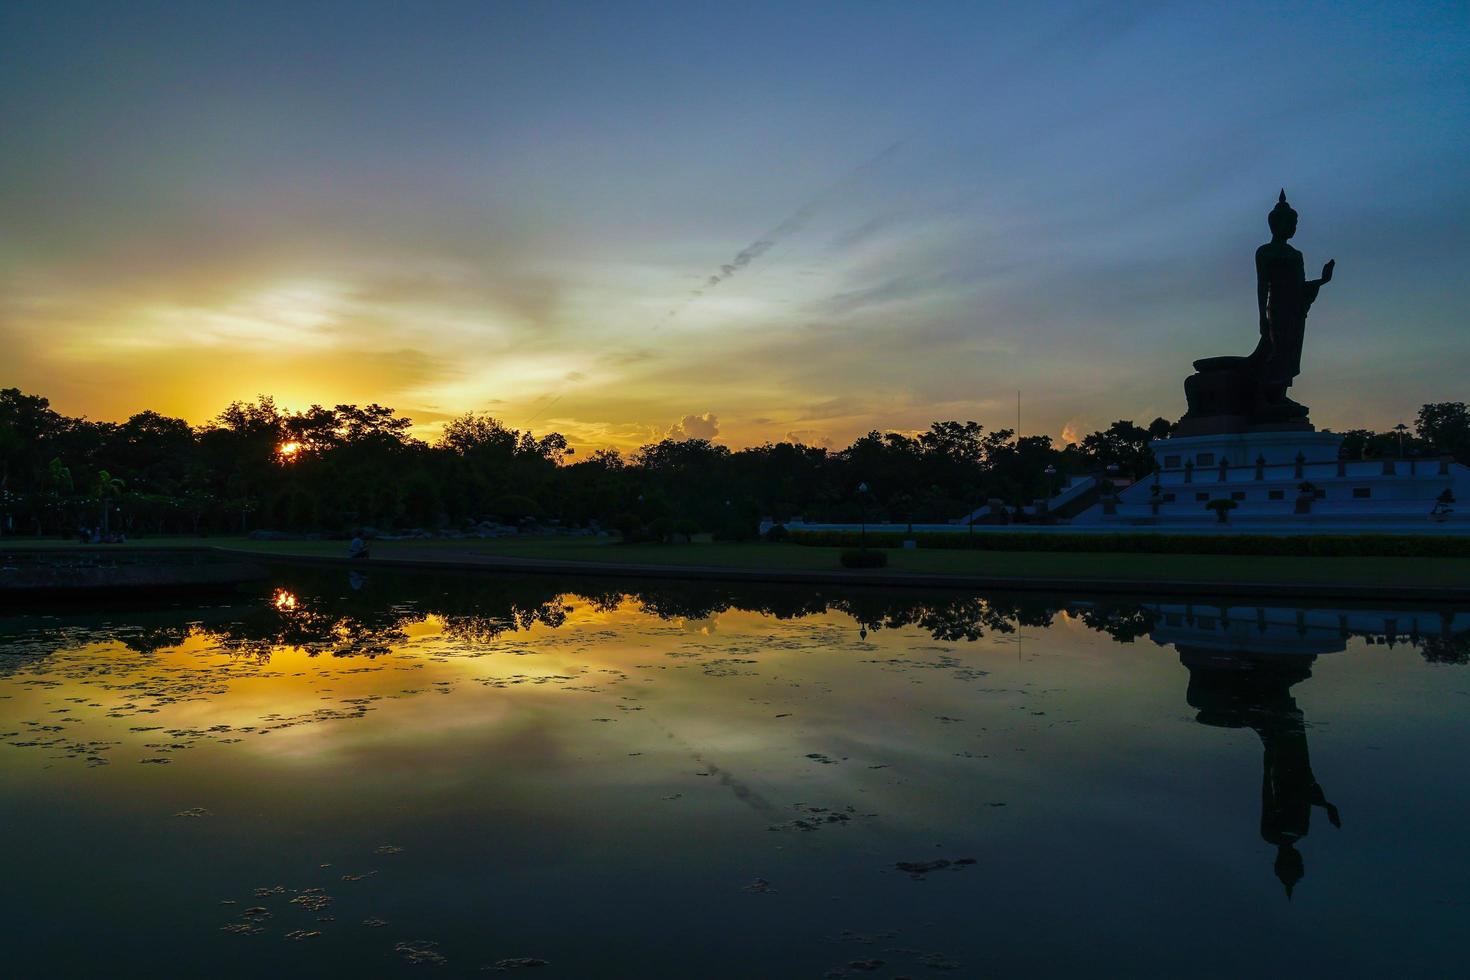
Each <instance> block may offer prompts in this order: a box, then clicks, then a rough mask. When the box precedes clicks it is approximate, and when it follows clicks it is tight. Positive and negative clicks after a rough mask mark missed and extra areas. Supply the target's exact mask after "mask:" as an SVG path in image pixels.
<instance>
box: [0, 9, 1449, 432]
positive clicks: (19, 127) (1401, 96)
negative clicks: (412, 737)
mask: <svg viewBox="0 0 1470 980" xmlns="http://www.w3.org/2000/svg"><path fill="white" fill-rule="evenodd" d="M635 6H637V5H635ZM624 8H625V5H622V4H617V5H596V4H594V5H581V6H579V7H577V9H575V10H574V11H573V10H570V9H568V8H565V7H562V6H559V5H555V4H529V5H509V6H502V5H489V6H486V5H479V4H471V5H458V6H456V5H440V6H438V7H437V8H436V9H435V10H434V11H433V12H432V14H431V15H427V16H426V15H424V14H422V13H421V12H411V11H408V10H407V9H405V8H401V7H398V6H396V5H388V4H381V3H362V4H357V5H355V9H354V11H353V14H352V16H351V17H342V16H340V15H339V13H338V12H337V11H335V10H334V9H333V8H332V6H331V5H321V6H315V5H309V4H308V5H305V6H302V5H296V4H292V5H289V6H287V5H280V4H271V3H254V4H246V5H231V6H226V5H219V4H204V3H201V4H165V5H148V4H133V5H129V8H128V10H127V11H126V13H124V14H116V13H115V12H112V11H110V10H103V9H101V8H99V7H97V6H95V5H69V4H8V5H5V7H4V9H3V10H0V118H4V119H5V124H6V125H5V129H6V153H5V154H4V156H3V160H0V346H3V348H4V350H5V353H6V377H5V379H4V382H5V383H6V384H7V385H9V384H15V385H19V386H20V387H22V388H24V389H26V390H29V391H32V392H35V393H39V394H45V395H48V396H51V397H52V398H53V399H54V402H55V407H57V408H58V409H60V410H61V411H64V412H67V413H71V414H87V415H90V416H92V417H94V418H102V419H119V418H122V417H125V416H127V415H129V414H131V413H133V412H137V411H140V410H142V409H144V408H152V409H156V410H160V411H163V412H166V413H171V414H177V415H182V416H184V417H187V418H188V419H189V420H190V421H193V422H202V421H205V420H206V419H208V418H209V417H211V416H212V415H213V414H214V413H216V412H218V411H219V410H220V409H221V408H222V407H223V406H224V403H226V402H228V401H229V400H230V399H237V398H239V399H249V398H253V397H254V396H255V395H256V394H258V393H261V392H265V393H270V394H274V395H275V396H276V397H277V398H278V399H279V400H280V402H281V403H282V404H283V405H285V406H287V407H290V408H293V409H303V408H305V407H307V406H308V405H309V404H310V403H312V402H321V403H325V404H332V403H335V402H339V401H352V402H358V403H366V402H369V401H376V402H380V403H383V404H389V405H392V406H394V407H395V408H397V409H399V410H401V411H403V412H404V413H406V414H408V415H410V416H412V417H413V418H414V419H415V420H416V421H417V422H418V423H419V429H418V432H419V433H420V434H422V435H428V436H431V435H433V434H434V433H435V432H436V431H437V426H438V424H439V423H440V422H442V421H443V420H444V419H445V418H446V417H448V416H450V415H453V414H457V413H460V412H463V411H466V410H470V409H476V410H488V411H491V412H494V413H495V414H497V415H499V416H501V417H502V418H504V419H505V420H506V421H507V422H508V423H509V424H511V425H513V426H520V425H521V424H522V423H523V422H526V421H532V420H534V428H536V429H537V430H538V431H544V430H547V429H557V430H560V431H562V432H565V433H566V434H567V435H568V436H569V437H570V438H571V440H572V442H573V444H574V445H576V446H577V447H579V448H581V449H586V448H590V447H599V446H604V445H618V446H621V447H628V446H635V445H638V444H639V443H641V442H644V441H647V440H649V439H652V438H655V437H657V436H659V435H662V434H664V433H667V432H668V431H670V429H671V427H672V426H674V425H675V424H676V423H678V422H679V420H680V419H682V418H685V417H686V416H699V417H704V416H706V415H707V414H713V416H714V417H715V419H717V420H718V437H719V438H720V439H721V440H722V441H725V442H727V443H729V444H732V445H736V446H739V445H745V444H750V443H756V442H760V441H762V440H765V439H779V438H782V437H784V436H787V435H788V434H793V433H794V434H797V435H798V436H799V437H800V438H803V439H806V440H809V441H811V442H813V443H821V442H823V441H825V440H831V441H833V442H834V444H836V445H838V446H841V445H845V444H846V443H847V441H848V440H850V439H851V438H853V437H854V436H856V435H858V434H861V433H863V432H866V431H867V430H868V429H870V428H874V427H877V428H885V427H891V428H894V429H898V430H911V429H915V428H924V427H926V426H927V424H928V423H929V422H930V421H932V420H935V419H941V418H959V419H965V418H974V419H976V420H978V421H980V422H982V423H984V424H986V425H987V426H989V427H991V428H998V427H1002V426H1009V425H1011V424H1013V421H1014V407H1015V392H1016V390H1017V389H1018V388H1019V389H1022V390H1023V391H1024V394H1025V398H1024V402H1025V413H1026V419H1025V422H1024V424H1025V427H1026V428H1027V430H1028V431H1031V432H1045V433H1048V434H1050V435H1052V436H1053V437H1058V438H1060V437H1061V436H1062V435H1063V434H1064V433H1068V432H1070V433H1072V434H1074V435H1075V434H1079V433H1086V432H1088V431H1090V430H1092V429H1094V428H1098V427H1102V426H1105V425H1106V424H1107V423H1108V422H1110V421H1112V420H1113V419H1115V418H1118V417H1127V418H1133V419H1136V420H1138V421H1140V422H1143V421H1147V420H1148V419H1150V418H1152V417H1153V416H1155V415H1164V416H1168V417H1171V418H1173V417H1177V416H1178V414H1179V412H1180V410H1181V408H1182V400H1181V397H1180V392H1179V381H1180V379H1181V378H1182V376H1183V374H1184V373H1185V372H1186V370H1187V367H1188V363H1189V361H1190V360H1191V359H1192V358H1195V357H1198V356H1202V355H1205V354H1223V353H1230V352H1236V353H1242V352H1244V351H1246V350H1248V349H1249V346H1250V345H1251V344H1252V343H1253V342H1254V335H1255V332H1256V331H1255V321H1254V315H1253V306H1252V295H1253V293H1252V287H1253V282H1252V268H1251V262H1250V253H1251V250H1252V249H1253V248H1254V247H1255V246H1256V245H1258V244H1259V243H1260V242H1261V241H1262V240H1264V237H1265V236H1266V227H1265V220H1264V219H1265V214H1266V212H1267V210H1268V209H1269V207H1270V205H1271V203H1272V202H1273V201H1274V199H1275V195H1276V193H1277V190H1278V188H1280V187H1281V186H1282V185H1285V186H1286V188H1287V191H1288V194H1289V195H1290V196H1291V199H1292V201H1293V202H1294V203H1296V204H1297V206H1298V208H1299V209H1300V211H1301V213H1302V230H1301V234H1300V236H1299V238H1298V240H1297V244H1298V245H1299V246H1300V247H1301V248H1302V249H1303V251H1304V252H1305V254H1306V258H1307V263H1308V267H1309V269H1310V268H1315V267H1317V266H1319V265H1320V263H1321V262H1323V261H1325V260H1326V259H1327V258H1329V257H1334V256H1335V257H1336V258H1338V259H1339V260H1340V264H1339V267H1338V269H1339V271H1338V277H1337V279H1336V280H1335V281H1334V283H1333V285H1332V287H1331V289H1330V291H1329V292H1328V293H1327V294H1324V297H1323V299H1322V300H1321V302H1320V303H1319V305H1318V306H1317V307H1316V308H1314V312H1313V321H1312V325H1311V326H1309V328H1308V337H1307V364H1308V369H1307V371H1306V372H1305V373H1304V374H1303V376H1302V379H1301V389H1302V390H1301V397H1302V399H1303V400H1304V401H1306V402H1308V403H1310V404H1311V405H1312V406H1313V409H1314V417H1315V418H1317V420H1318V421H1319V423H1321V424H1325V425H1330V426H1333V427H1335V428H1339V429H1342V428H1346V427H1349V426H1359V425H1367V426H1376V427H1379V428H1384V427H1387V426H1389V425H1391V424H1393V423H1394V422H1396V421H1399V420H1408V419H1410V418H1411V417H1412V415H1413V412H1414V410H1415V408H1416V407H1417V406H1418V405H1419V404H1420V403H1421V402H1423V401H1426V400H1437V399H1446V398H1452V397H1459V394H1460V393H1459V391H1458V390H1457V389H1456V387H1455V385H1456V383H1457V381H1458V379H1459V377H1460V375H1461V374H1463V370H1462V369H1461V368H1457V367H1456V366H1455V365H1456V364H1462V363H1463V361H1464V359H1465V354H1466V349H1465V339H1464V333H1463V330H1462V329H1461V311H1462V310H1463V309H1464V308H1465V307H1466V305H1467V302H1466V299H1467V296H1466V289H1467V287H1466V286H1465V277H1464V276H1462V275H1460V274H1459V272H1460V270H1461V269H1463V267H1464V266H1465V265H1466V262H1467V259H1470V254H1467V251H1466V250H1467V244H1466V239H1465V236H1464V235H1463V234H1462V231H1463V227H1464V226H1465V224H1466V221H1467V217H1470V211H1467V208H1470V198H1467V196H1466V190H1465V186H1466V185H1465V183H1464V181H1463V180H1461V179H1460V177H1461V175H1462V174H1463V173H1464V172H1465V170H1466V169H1467V158H1466V146H1465V142H1464V141H1463V139H1461V138H1460V137H1459V136H1458V135H1457V134H1460V133H1463V132H1464V131H1465V130H1466V128H1467V119H1466V111H1467V110H1466V106H1467V105H1470V97H1467V96H1470V92H1467V88H1466V85H1467V82H1466V75H1465V73H1464V71H1463V64H1464V61H1465V56H1466V52H1467V34H1466V27H1465V21H1464V18H1463V16H1461V13H1460V12H1459V11H1458V9H1457V8H1456V6H1455V5H1448V6H1434V5H1388V4H1354V5H1348V6H1342V5H1339V6H1337V7H1331V8H1317V7H1310V6H1308V7H1296V6H1292V7H1289V8H1288V7H1285V6H1283V5H1279V4H1277V5H1268V4H1256V3H1244V4H1230V5H1212V6H1209V7H1206V8H1176V7H1172V6H1170V5H1144V6H1139V7H1133V6H1131V5H1103V6H1101V7H1089V6H1084V5H1080V4H1079V5H1074V4H1067V3H1062V4H1041V5H1028V6H1026V7H1025V8H1024V9H1021V8H1016V7H1008V8H1004V9H1001V10H993V9H989V8H988V7H987V6H986V5H977V4H950V5H922V6H915V5H892V6H881V5H880V6H874V5H868V6H865V7H864V8H862V9H855V8H853V7H852V6H851V5H839V6H838V7H836V8H830V7H825V6H823V5H809V6H803V7H802V9H799V10H796V9H792V8H791V7H790V5H787V4H754V5H750V4H747V5H743V6H742V7H741V8H740V9H739V11H736V12H732V11H731V10H729V9H728V8H724V7H713V6H709V7H705V6H701V5H676V6H674V7H670V6H669V5H660V6H659V7H658V8H657V10H656V12H655V13H651V14H647V15H637V14H633V13H630V12H628V11H627V10H626V9H624ZM630 18H632V20H633V21H634V22H636V23H637V25H638V26H637V29H636V32H635V33H636V35H637V42H636V43H631V44H630V43H629V42H628V40H627V37H628V33H629V31H628V24H629V22H630V21H629V19H630ZM324 37H330V38H331V39H332V43H331V44H330V45H323V44H322V43H320V39H321V38H324ZM404 37H412V38H413V39H414V42H413V43H412V44H411V45H408V44H404V43H402V39H403V38H404ZM508 38H514V42H513V43H512V42H510V41H508V40H507V39H508ZM758 242H769V245H768V246H765V247H755V248H753V246H754V245H755V243H758ZM742 251H745V252H746V254H747V255H751V254H754V255H755V258H754V259H753V260H752V261H750V262H749V264H748V266H746V267H743V268H738V269H736V271H734V272H733V274H730V273H723V272H722V268H723V267H726V266H730V267H732V268H733V267H734V263H736V262H737V259H736V256H737V255H740V254H741V253H742ZM712 276H716V277H723V278H722V279H721V281H720V282H719V283H718V284H717V285H714V286H709V285H708V283H709V280H710V278H711V277H712ZM702 284H704V288H703V291H702V293H701V295H698V296H696V295H695V292H696V290H699V289H701V285H702ZM671 311H675V312H673V313H671ZM1385 325H1389V326H1388V327H1387V328H1386V327H1385ZM1410 380H1412V383H1408V382H1409V381H1410Z"/></svg>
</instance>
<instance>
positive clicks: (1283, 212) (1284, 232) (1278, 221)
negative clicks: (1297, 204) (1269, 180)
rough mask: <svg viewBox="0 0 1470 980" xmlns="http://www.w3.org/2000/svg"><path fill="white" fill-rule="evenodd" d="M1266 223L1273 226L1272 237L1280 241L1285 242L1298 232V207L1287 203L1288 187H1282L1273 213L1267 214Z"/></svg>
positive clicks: (1272, 210)
mask: <svg viewBox="0 0 1470 980" xmlns="http://www.w3.org/2000/svg"><path fill="white" fill-rule="evenodd" d="M1266 223H1267V224H1269V225H1270V226H1271V237H1272V238H1275V239H1277V240H1279V241H1283V242H1284V241H1286V240H1287V239H1288V238H1290V237H1291V236H1292V235H1295V234H1296V209H1295V208H1293V207H1292V206H1291V205H1290V204H1287V203H1286V188H1284V187H1283V188H1281V197H1279V198H1278V199H1277V200H1276V206H1275V207H1274V208H1272V209H1271V213H1270V214H1268V215H1266Z"/></svg>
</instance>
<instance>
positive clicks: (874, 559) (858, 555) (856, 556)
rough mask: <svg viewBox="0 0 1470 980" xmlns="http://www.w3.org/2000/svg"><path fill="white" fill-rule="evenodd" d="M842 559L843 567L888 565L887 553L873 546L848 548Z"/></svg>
mask: <svg viewBox="0 0 1470 980" xmlns="http://www.w3.org/2000/svg"><path fill="white" fill-rule="evenodd" d="M840 560H841V562H842V567H843V568H884V567H886V566H887V565H888V555H887V553H885V552H882V551H874V550H873V549H872V548H848V549H847V550H846V551H844V552H843V553H842V555H841V559H840Z"/></svg>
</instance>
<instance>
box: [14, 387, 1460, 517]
mask: <svg viewBox="0 0 1470 980" xmlns="http://www.w3.org/2000/svg"><path fill="white" fill-rule="evenodd" d="M411 426H412V421H411V420H410V419H408V418H404V417H402V416H400V415H398V414H397V413H396V412H395V411H394V410H393V409H391V408H386V407H384V406H382V405H377V404H372V405H367V406H358V405H337V406H335V407H332V408H326V407H323V406H320V405H313V406H312V407H311V408H309V409H307V410H306V411H303V412H286V411H283V410H281V409H280V408H279V407H278V406H277V405H276V404H275V402H274V401H273V400H272V399H271V398H269V397H265V396H262V397H261V398H259V399H258V400H256V401H255V402H236V403H234V404H232V405H230V406H229V407H228V408H227V409H225V410H224V411H223V412H221V413H220V414H219V416H218V417H216V418H215V419H214V420H212V421H211V422H209V423H207V424H205V425H202V426H197V427H196V426H191V425H190V424H189V423H187V422H186V421H184V420H183V419H177V418H170V417H168V416H165V415H160V414H158V413H156V412H151V411H147V412H141V413H139V414H137V415H134V416H133V417H132V418H130V419H128V420H127V421H125V422H120V423H113V422H96V421H92V420H89V419H86V418H71V417H68V416H65V415H62V414H60V413H58V412H56V411H54V410H53V409H52V408H51V407H50V404H49V402H48V401H47V399H45V398H42V397H38V396H34V395H27V394H25V393H23V392H21V391H19V390H18V389H15V388H7V389H3V390H0V531H3V532H5V533H12V534H70V533H73V532H74V531H75V530H76V529H77V527H79V526H82V525H86V526H96V525H97V524H99V523H101V522H102V521H103V519H104V518H103V515H104V513H105V514H106V515H107V517H109V518H111V519H112V520H113V521H115V522H116V523H117V529H118V530H123V531H126V532H128V533H132V534H138V533H193V534H198V533H243V532H246V531H249V530H252V529H256V528H273V529H279V530H287V531H322V532H326V533H346V532H347V531H349V530H350V529H351V528H352V527H354V526H360V525H368V526H372V527H377V528H381V529H388V528H407V527H421V528H429V529H433V528H438V527H445V526H449V527H456V526H463V525H464V524H465V523H467V522H472V521H480V520H484V519H487V518H488V519H494V520H499V521H505V522H518V521H523V520H525V519H527V518H531V519H540V520H549V519H555V520H557V521H560V522H561V523H563V524H567V525H576V526H582V525H586V524H587V523H589V522H591V521H594V520H595V521H598V522H600V523H601V524H603V525H604V526H609V527H615V528H618V529H620V530H622V531H624V532H625V533H628V534H629V535H637V534H649V535H652V536H655V537H659V538H675V537H678V536H680V535H685V536H687V535H691V534H693V533H695V532H697V531H712V532H715V533H716V534H717V535H721V536H726V537H732V538H741V537H746V536H749V535H751V534H753V533H754V529H755V526H756V523H757V520H758V518H759V517H761V516H771V517H775V518H777V519H778V520H785V519H789V518H792V517H796V516H802V517H805V518H806V519H807V520H809V521H856V520H860V519H866V520H868V521H871V522H878V521H895V522H905V521H912V522H925V523H927V522H938V521H947V520H951V519H954V518H957V517H960V516H961V515H963V514H966V513H968V512H970V511H972V510H975V509H976V508H978V507H980V506H982V505H983V504H985V502H986V501H988V500H993V499H998V500H1000V501H1002V502H1004V503H1005V504H1006V505H1007V506H1012V507H1013V506H1015V505H1017V504H1020V503H1029V502H1030V501H1032V500H1034V499H1036V498H1038V497H1042V496H1047V495H1049V494H1050V493H1053V492H1055V491H1056V490H1057V489H1058V488H1059V487H1060V485H1061V483H1062V481H1063V480H1064V479H1065V478H1066V477H1067V476H1069V475H1073V474H1080V473H1088V472H1103V471H1106V472H1112V473H1116V474H1118V475H1121V476H1123V477H1134V478H1141V477H1143V476H1145V475H1146V474H1147V473H1149V472H1150V471H1151V470H1152V468H1153V457H1152V454H1151V453H1150V452H1149V448H1148V445H1149V441H1150V440H1151V439H1154V438H1159V437H1161V436H1165V435H1167V434H1168V433H1169V429H1170V426H1169V423H1168V422H1166V421H1165V420H1163V419H1155V420H1154V421H1153V422H1152V423H1151V424H1150V425H1149V426H1147V427H1143V426H1138V425H1135V424H1134V423H1133V422H1131V421H1126V420H1124V421H1118V422H1114V423H1113V424H1112V425H1111V426H1109V427H1108V428H1107V429H1105V430H1102V431H1099V432H1094V433H1091V434H1090V435H1088V436H1086V437H1084V438H1083V439H1082V440H1081V441H1080V442H1079V443H1077V444H1073V445H1069V446H1066V447H1064V448H1060V449H1059V448H1057V446H1055V445H1054V444H1053V442H1052V440H1051V439H1050V438H1048V437H1046V436H1022V437H1020V438H1017V437H1016V434H1015V433H1014V432H1013V431H1012V430H1010V429H997V430H995V431H992V432H987V431H985V430H984V429H983V428H982V427H981V426H980V425H979V424H978V423H975V422H958V421H946V422H935V423H934V424H932V425H931V426H930V427H929V429H928V430H927V431H924V432H918V433H903V432H878V431H873V432H869V433H868V434H867V435H864V436H862V437H860V438H858V439H857V440H855V441H854V442H853V443H852V444H851V445H850V446H848V447H846V448H845V449H840V450H832V449H828V448H825V447H820V446H808V445H803V444H800V443H792V442H779V443H767V444H765V445H761V446H754V447H751V448H749V449H742V450H739V451H732V450H730V449H729V448H727V447H725V446H720V445H716V444H714V443H712V442H709V441H708V440H704V439H680V440H675V439H664V440H662V441H660V442H656V443H651V444H649V445H646V446H643V447H642V448H641V449H639V450H637V451H636V452H633V453H630V454H627V455H624V454H622V453H619V452H617V451H616V450H599V451H597V452H594V453H592V454H591V455H590V457H587V458H577V457H576V456H575V455H574V454H573V451H572V450H571V449H570V448H568V446H567V441H566V439H565V437H564V436H562V435H561V434H559V433H555V432H553V433H549V434H547V435H543V436H539V437H538V436H536V435H535V434H533V433H532V432H529V431H524V432H523V431H520V430H517V429H512V428H509V427H507V426H506V425H504V424H503V423H502V422H501V421H499V420H497V419H495V418H493V417H491V416H489V415H486V414H480V413H468V414H465V415H462V416H460V417H458V418H455V419H452V420H450V421H449V422H448V423H447V424H446V425H445V427H444V431H443V433H442V435H441V436H440V437H439V438H438V439H437V440H436V441H435V442H433V443H429V442H425V441H423V440H421V439H417V438H414V437H412V436H411V435H410V434H409V430H410V428H411ZM1347 437H1348V438H1347V442H1346V443H1345V444H1344V451H1345V453H1347V454H1350V455H1353V456H1358V455H1393V454H1397V453H1398V452H1399V451H1400V446H1401V443H1402V449H1403V451H1404V452H1406V453H1410V454H1413V453H1425V452H1447V453H1452V454H1454V455H1455V456H1456V457H1457V458H1458V459H1460V460H1461V461H1470V411H1467V409H1466V406H1465V404H1464V403H1463V402H1445V403H1440V404H1434V405H1425V406H1424V407H1423V408H1422V409H1421V410H1420V412H1419V418H1418V425H1417V426H1416V428H1415V429H1414V431H1413V432H1412V433H1407V432H1392V431H1391V432H1382V433H1373V432H1367V431H1365V430H1357V431H1354V432H1350V433H1347ZM1048 469H1051V470H1052V471H1053V472H1051V473H1048V472H1047V471H1048ZM862 484H866V485H867V487H868V488H869V491H868V492H867V493H865V494H859V493H858V490H857V488H858V487H859V486H860V485H862Z"/></svg>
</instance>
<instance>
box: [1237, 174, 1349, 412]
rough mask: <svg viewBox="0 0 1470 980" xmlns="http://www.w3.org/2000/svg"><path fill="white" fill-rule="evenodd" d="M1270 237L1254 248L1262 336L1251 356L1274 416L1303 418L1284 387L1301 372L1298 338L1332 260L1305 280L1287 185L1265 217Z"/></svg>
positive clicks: (1328, 279) (1328, 275)
mask: <svg viewBox="0 0 1470 980" xmlns="http://www.w3.org/2000/svg"><path fill="white" fill-rule="evenodd" d="M1266 222H1267V224H1268V225H1270V227H1271V240H1270V241H1269V242H1267V243H1266V244H1265V245H1262V246H1261V247H1260V248H1258V249H1256V305H1257V307H1258V308H1259V311H1260V318H1261V339H1260V341H1259V343H1258V344H1257V345H1256V349H1255V351H1254V352H1253V353H1252V354H1251V355H1250V360H1251V362H1252V365H1253V366H1254V368H1255V371H1256V376H1257V378H1258V380H1259V385H1260V389H1259V397H1260V400H1261V401H1262V402H1263V403H1264V405H1265V406H1266V407H1268V408H1270V409H1272V410H1273V412H1272V414H1275V415H1279V416H1283V417H1287V418H1305V417H1306V415H1307V408H1306V406H1305V405H1300V404H1298V403H1296V402H1294V401H1292V400H1291V399H1289V398H1287V397H1286V389H1287V388H1289V387H1291V382H1292V379H1293V378H1295V377H1296V376H1297V375H1298V374H1300V373H1301V370H1302V339H1303V337H1304V336H1305V334H1306V328H1307V310H1309V309H1310V308H1311V306H1312V303H1313V302H1314V301H1315V300H1316V299H1317V293H1318V291H1319V290H1320V289H1321V288H1322V287H1323V286H1325V285H1326V284H1327V283H1329V282H1331V281H1332V270H1333V268H1334V267H1335V266H1336V265H1337V260H1336V259H1333V260H1331V261H1329V262H1328V263H1327V264H1326V265H1324V266H1323V267H1322V278H1320V279H1313V280H1311V281H1308V280H1307V276H1306V272H1305V271H1304V266H1305V263H1304V260H1303V259H1302V253H1301V252H1299V251H1297V250H1296V249H1295V248H1293V247H1291V246H1290V245H1288V244H1287V241H1288V240H1290V239H1291V237H1292V236H1293V235H1295V234H1296V223H1297V213H1296V211H1295V210H1294V209H1293V208H1292V206H1291V205H1290V204H1287V203H1286V188H1284V187H1283V188H1282V189H1281V197H1280V198H1279V199H1278V200H1277V202H1276V206H1275V207H1274V208H1272V209H1271V213H1270V214H1269V215H1267V216H1266Z"/></svg>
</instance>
